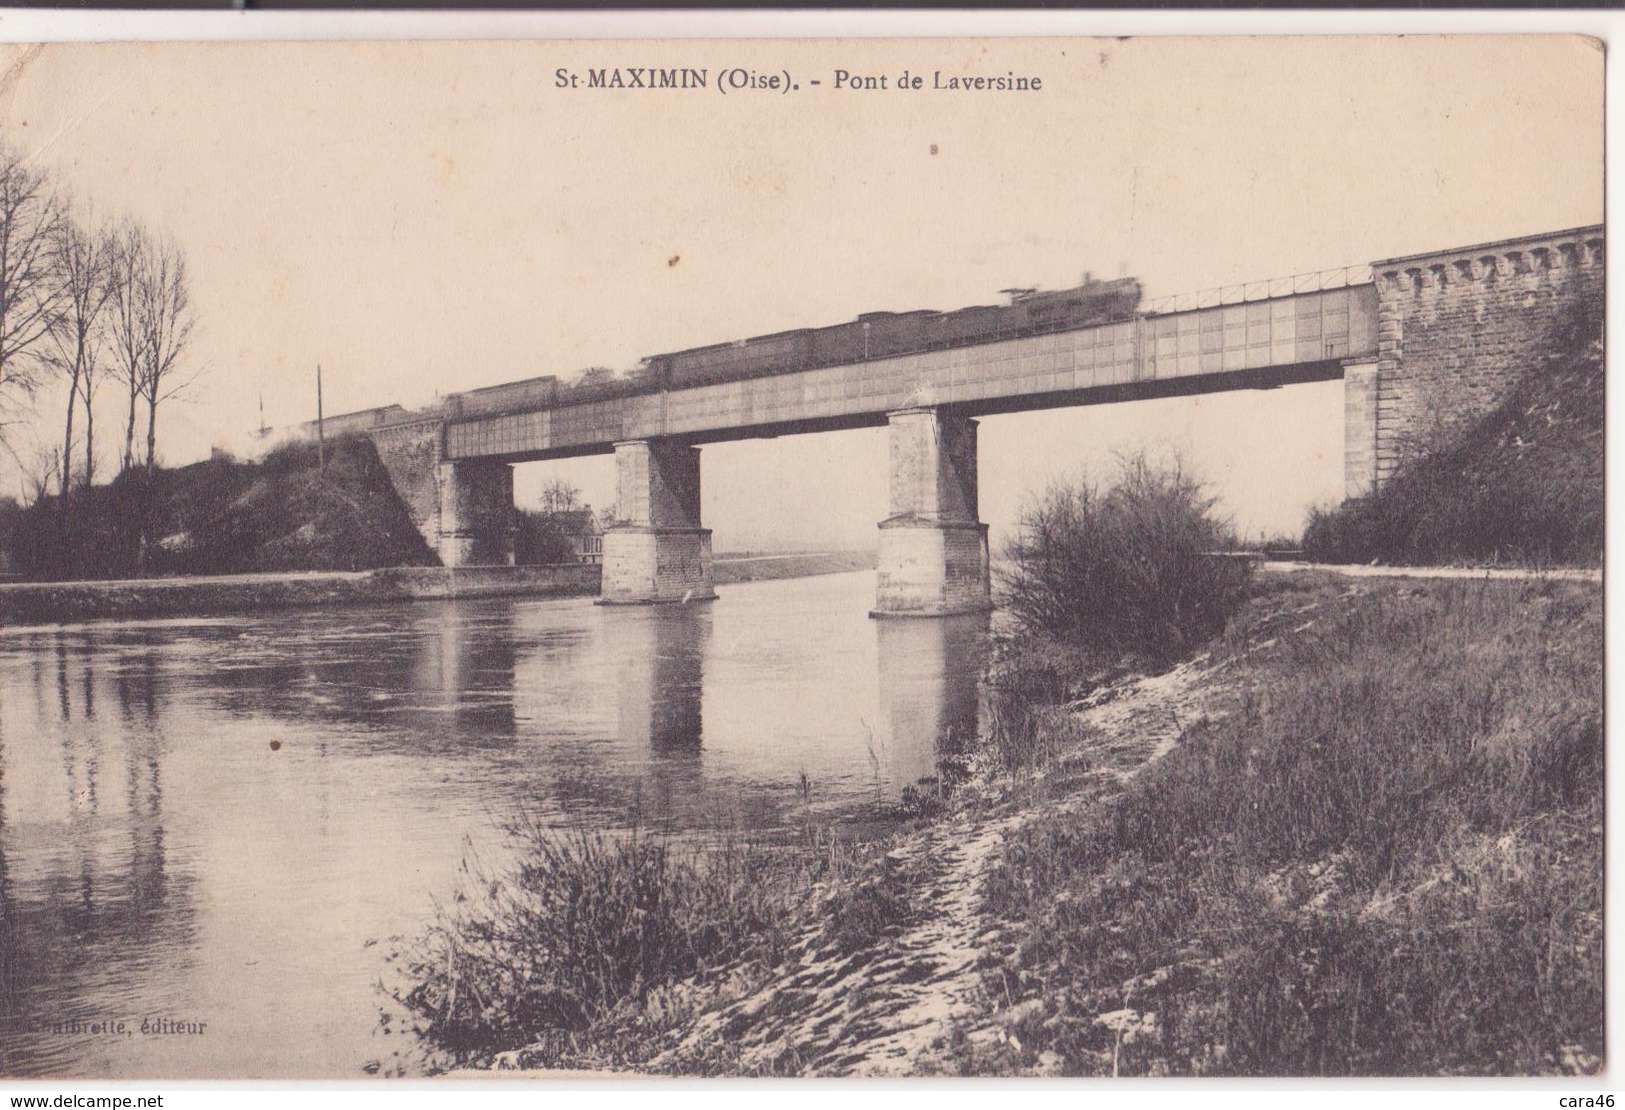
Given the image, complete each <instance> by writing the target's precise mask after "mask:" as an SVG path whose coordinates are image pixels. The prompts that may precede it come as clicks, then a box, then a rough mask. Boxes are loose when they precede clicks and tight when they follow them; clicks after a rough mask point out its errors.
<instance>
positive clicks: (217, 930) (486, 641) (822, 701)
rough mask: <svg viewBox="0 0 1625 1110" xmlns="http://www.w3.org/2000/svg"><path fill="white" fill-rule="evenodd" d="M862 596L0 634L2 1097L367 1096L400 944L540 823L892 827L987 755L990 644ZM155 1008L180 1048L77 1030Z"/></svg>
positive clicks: (362, 612) (572, 604)
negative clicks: (142, 1082)
mask: <svg viewBox="0 0 1625 1110" xmlns="http://www.w3.org/2000/svg"><path fill="white" fill-rule="evenodd" d="M872 595H873V578H872V575H868V574H859V575H840V576H830V577H828V578H820V579H807V580H800V581H787V582H764V583H752V584H749V585H740V586H735V587H731V588H730V589H728V590H727V591H726V593H725V596H724V597H723V599H722V600H721V601H719V602H718V603H716V604H714V605H704V606H689V607H683V606H674V607H658V608H641V607H640V608H604V607H598V606H594V605H592V604H591V603H590V602H589V601H588V600H586V599H579V600H565V601H560V600H494V601H487V602H456V603H443V604H440V603H437V604H424V605H419V606H402V607H393V608H379V609H345V610H332V611H326V612H323V611H308V612H303V613H286V614H274V615H266V616H262V617H253V618H233V619H231V620H213V621H208V620H205V621H185V622H154V623H145V624H124V625H116V624H108V625H98V626H83V627H78V628H66V629H57V630H43V631H13V632H10V633H0V1073H4V1074H13V1075H39V1074H71V1075H83V1076H119V1075H134V1074H154V1073H157V1074H171V1075H215V1076H239V1075H240V1076H255V1075H265V1076H271V1075H283V1076H288V1075H339V1076H348V1075H355V1074H359V1069H360V1068H361V1066H362V1065H363V1064H364V1063H366V1062H368V1061H369V1060H375V1059H378V1058H379V1057H380V1056H382V1055H387V1049H388V1047H389V1046H384V1047H383V1048H381V1047H380V1045H379V1044H378V1043H377V1041H378V1037H377V1036H376V1035H375V1034H374V1028H375V1026H376V1017H377V1011H376V995H375V984H376V982H377V980H378V978H379V976H380V974H382V973H383V972H384V968H383V966H382V963H381V952H382V951H383V949H384V947H385V946H382V945H370V944H369V942H374V941H377V940H378V939H380V938H383V937H387V936H389V935H391V934H403V933H410V932H415V931H416V930H417V929H418V928H419V927H420V926H421V924H422V923H423V921H424V920H426V918H427V916H428V914H429V913H430V911H431V906H432V902H433V899H434V898H437V897H445V896H446V895H447V894H448V893H449V892H450V891H452V890H453V889H455V887H456V885H457V881H458V876H459V872H460V868H461V866H462V864H463V861H464V858H465V856H466V855H467V854H468V853H470V852H473V853H474V854H476V855H479V856H481V858H483V859H485V860H486V861H487V862H488V863H497V862H499V861H500V857H501V853H502V852H503V851H504V846H503V841H502V837H501V834H500V828H499V827H500V825H501V824H502V823H503V822H504V821H505V820H506V819H507V818H508V817H510V816H512V815H514V814H515V813H516V812H518V811H520V810H525V811H529V812H531V813H533V814H537V815H539V816H541V817H542V818H543V819H545V820H548V821H550V822H556V823H559V824H574V825H585V826H587V827H619V826H622V825H624V824H625V823H627V822H629V821H630V820H632V819H634V816H635V817H636V819H638V820H643V821H652V822H658V823H660V824H663V825H667V826H669V827H672V828H673V829H675V830H676V831H677V832H678V833H679V834H681V833H682V832H684V831H685V830H696V829H703V828H706V827H707V826H709V825H710V824H711V823H712V822H713V821H715V820H716V819H717V818H718V817H719V816H722V817H725V818H726V819H728V820H730V821H733V822H736V823H738V824H741V825H743V826H745V827H748V828H772V827H775V826H777V825H779V824H781V823H783V822H784V821H786V820H787V819H789V818H790V816H791V815H795V816H796V819H797V820H799V819H800V816H801V815H802V814H803V813H804V812H805V810H804V807H803V795H802V793H801V786H802V784H803V783H804V782H805V783H808V784H810V789H811V791H812V796H813V798H814V803H815V808H818V809H820V811H821V815H822V816H824V817H826V818H827V819H830V820H844V819H847V818H849V817H850V818H857V819H864V820H867V819H870V818H871V817H872V816H873V815H875V814H876V813H882V812H889V811H891V810H892V809H893V808H894V807H895V806H896V804H897V802H898V801H899V799H900V798H901V797H902V795H903V792H904V790H905V788H907V787H909V786H910V785H912V784H917V783H918V782H919V781H920V780H925V781H927V782H932V781H938V780H941V779H944V778H951V777H952V776H953V774H954V773H955V769H956V767H957V766H958V760H959V757H960V756H961V755H962V754H963V750H964V746H965V745H966V744H967V743H968V741H969V738H971V737H972V736H973V735H974V733H975V730H976V728H977V706H978V699H977V677H978V675H979V673H980V670H981V666H982V653H983V652H984V650H985V633H986V623H985V620H983V619H981V618H975V617H971V618H955V619H952V620H922V621H871V620H869V619H868V618H867V616H866V611H867V608H868V605H869V603H870V601H872ZM154 1013H163V1014H166V1015H168V1016H171V1017H177V1016H178V1017H181V1018H185V1019H196V1020H204V1021H208V1022H209V1029H210V1033H209V1035H208V1036H207V1037H205V1038H201V1039H199V1040H195V1041H192V1042H188V1043H180V1042H163V1043H160V1042H156V1041H143V1040H141V1039H139V1038H135V1039H132V1040H124V1041H120V1040H106V1039H100V1040H98V1039H86V1038H83V1037H79V1038H75V1037H65V1036H61V1035H54V1034H51V1033H50V1032H49V1029H48V1026H49V1025H50V1024H51V1023H52V1022H54V1021H60V1020H64V1019H67V1018H71V1017H76V1016H77V1017H79V1018H81V1019H83V1018H85V1017H88V1016H92V1015H103V1016H107V1017H111V1018H115V1019H130V1018H133V1019H134V1020H135V1021H137V1022H139V1020H140V1019H141V1018H142V1017H143V1016H147V1015H150V1014H154Z"/></svg>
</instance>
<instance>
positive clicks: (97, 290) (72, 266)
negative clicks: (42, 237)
mask: <svg viewBox="0 0 1625 1110" xmlns="http://www.w3.org/2000/svg"><path fill="white" fill-rule="evenodd" d="M52 239H53V242H52V251H53V253H54V255H55V259H56V261H55V266H56V271H57V274H58V276H59V280H60V283H61V293H60V298H59V305H58V310H57V311H56V312H54V313H53V314H52V318H51V322H50V330H49V333H48V334H49V337H50V342H49V343H48V344H47V345H46V348H45V355H44V358H45V361H46V362H47V363H48V364H49V365H51V366H53V367H54V368H55V369H56V370H58V371H59V372H60V373H61V374H62V375H63V376H64V377H66V378H67V379H68V411H67V418H66V420H64V422H63V430H62V458H63V459H64V460H67V459H69V458H70V457H71V455H72V452H73V420H74V414H75V412H76V411H77V410H78V407H79V404H80V402H81V401H83V403H84V408H85V483H86V484H87V485H88V484H89V483H90V481H91V479H92V477H93V475H94V470H95V466H94V459H95V455H94V450H95V447H94V444H93V440H92V430H93V427H94V425H93V423H92V412H91V405H90V402H91V399H92V397H93V396H94V394H95V387H96V382H95V378H96V376H97V369H98V366H97V364H98V361H99V357H100V354H101V347H102V344H103V342H104V336H103V331H102V315H103V310H104V309H105V308H106V305H107V301H108V298H109V296H110V295H111V293H112V285H111V282H110V280H109V279H110V277H111V272H110V271H111V266H110V261H111V258H110V256H111V250H112V243H111V240H110V239H109V237H108V236H106V235H103V234H101V233H98V232H91V231H86V230H85V229H84V228H83V227H81V226H80V225H79V224H78V223H76V222H74V221H73V220H68V219H64V220H62V221H60V222H59V223H58V224H57V226H56V229H55V233H54V235H53V237H52ZM72 471H73V467H72V466H71V465H70V464H67V463H66V462H64V465H63V467H62V497H63V499H64V501H66V499H67V496H68V491H69V488H70V485H71V477H70V476H71V474H72Z"/></svg>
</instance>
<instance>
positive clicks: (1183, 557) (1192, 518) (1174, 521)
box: [1001, 456, 1251, 666]
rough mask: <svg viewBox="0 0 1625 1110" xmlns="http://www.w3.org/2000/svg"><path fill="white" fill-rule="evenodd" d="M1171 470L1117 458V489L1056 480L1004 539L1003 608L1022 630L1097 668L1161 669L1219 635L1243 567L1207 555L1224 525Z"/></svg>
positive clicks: (1223, 536)
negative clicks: (1081, 654)
mask: <svg viewBox="0 0 1625 1110" xmlns="http://www.w3.org/2000/svg"><path fill="white" fill-rule="evenodd" d="M1212 508H1213V501H1212V499H1210V498H1208V497H1205V496H1204V495H1203V491H1202V487H1201V485H1200V484H1199V483H1197V482H1196V481H1195V480H1193V479H1192V478H1190V477H1189V476H1188V475H1187V474H1185V473H1184V471H1183V470H1182V469H1180V467H1179V466H1177V465H1174V466H1168V467H1159V466H1156V465H1153V464H1152V463H1150V462H1148V461H1147V460H1146V459H1145V458H1144V457H1143V456H1140V457H1136V458H1132V459H1129V460H1127V461H1125V462H1124V463H1123V464H1122V468H1121V472H1120V474H1119V476H1118V479H1117V483H1116V485H1114V486H1112V487H1111V488H1110V489H1108V490H1105V491H1102V490H1101V489H1100V488H1098V487H1097V486H1095V485H1093V484H1091V483H1090V482H1087V481H1080V482H1078V483H1076V484H1072V485H1056V486H1052V487H1051V488H1050V490H1049V491H1048V492H1047V493H1046V494H1045V495H1044V496H1043V497H1042V498H1040V499H1039V500H1038V502H1037V503H1036V504H1034V505H1032V506H1030V507H1029V508H1028V509H1027V510H1026V511H1025V512H1024V513H1023V514H1022V519H1021V526H1020V533H1019V535H1018V537H1017V539H1016V540H1015V541H1014V542H1013V543H1012V544H1011V546H1010V549H1009V558H1010V562H1011V566H1010V569H1008V570H1007V571H1005V572H1004V574H1003V575H1002V576H1001V577H1002V579H1003V583H1002V585H1003V592H1004V598H1003V603H1004V605H1005V607H1006V608H1007V609H1008V610H1009V612H1010V613H1011V614H1012V615H1013V616H1014V617H1015V618H1016V620H1017V621H1018V622H1020V624H1021V625H1022V626H1023V628H1024V629H1025V630H1026V631H1027V632H1029V633H1033V634H1037V635H1039V636H1043V637H1048V638H1050V639H1054V640H1057V641H1060V642H1061V643H1063V644H1067V645H1071V646H1073V647H1076V648H1080V649H1083V650H1085V651H1086V652H1088V653H1090V654H1091V655H1093V656H1095V657H1096V658H1098V659H1100V660H1102V661H1106V662H1116V661H1118V660H1121V659H1124V658H1129V659H1133V660H1135V661H1137V662H1140V663H1144V664H1149V665H1151V666H1165V665H1167V664H1168V663H1170V662H1172V661H1173V660H1175V659H1178V658H1179V657H1180V656H1182V655H1185V654H1187V653H1188V652H1190V651H1191V650H1192V649H1193V648H1195V647H1196V645H1198V644H1200V643H1201V642H1203V641H1204V640H1206V639H1208V638H1209V637H1211V636H1213V635H1214V634H1216V633H1217V632H1219V631H1220V630H1221V629H1222V628H1223V627H1224V623H1225V621H1226V620H1227V619H1228V617H1229V616H1230V614H1231V613H1232V612H1233V611H1234V610H1235V607H1236V605H1237V604H1238V603H1239V602H1240V601H1241V599H1242V597H1243V596H1244V594H1245V590H1246V585H1247V580H1248V577H1249V574H1248V571H1249V567H1250V565H1251V564H1250V562H1249V561H1248V560H1247V559H1245V558H1239V557H1233V556H1232V557H1225V556H1221V555H1217V554H1216V552H1218V551H1220V550H1222V549H1224V548H1225V547H1226V546H1228V545H1229V543H1230V536H1229V529H1228V527H1227V526H1226V525H1225V524H1223V523H1222V522H1220V521H1218V520H1217V519H1215V518H1214V517H1213V516H1212V515H1211V512H1212Z"/></svg>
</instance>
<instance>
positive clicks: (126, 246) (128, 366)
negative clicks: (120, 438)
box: [107, 220, 152, 472]
mask: <svg viewBox="0 0 1625 1110" xmlns="http://www.w3.org/2000/svg"><path fill="white" fill-rule="evenodd" d="M111 234H112V243H113V246H112V255H111V257H110V259H109V261H110V264H111V268H112V269H111V275H110V280H109V282H108V284H109V286H110V290H111V295H110V296H109V298H108V303H107V324H108V327H107V331H108V339H109V345H110V347H111V361H112V365H111V367H110V369H109V371H108V372H109V374H111V375H112V376H114V377H116V378H117V379H118V380H119V382H120V383H121V384H122V385H123V386H124V390H125V395H126V400H127V401H128V402H129V410H128V413H129V415H128V419H127V421H126V422H125V425H124V454H123V455H122V457H121V459H120V463H119V469H120V471H121V472H122V471H125V470H129V469H130V468H131V467H132V466H134V465H135V425H136V415H137V403H138V402H139V401H140V400H141V385H142V379H143V376H144V375H145V372H146V365H147V329H146V327H145V326H144V321H145V319H146V310H145V307H144V301H143V297H144V295H145V292H146V288H147V282H146V273H147V270H148V258H149V256H150V255H151V254H152V246H151V242H150V240H149V239H148V237H147V233H146V230H145V229H143V228H142V227H141V225H139V224H137V223H134V222H132V221H129V220H126V221H125V222H124V223H123V224H121V225H119V227H118V228H116V229H115V230H114V231H113V232H112V233H111Z"/></svg>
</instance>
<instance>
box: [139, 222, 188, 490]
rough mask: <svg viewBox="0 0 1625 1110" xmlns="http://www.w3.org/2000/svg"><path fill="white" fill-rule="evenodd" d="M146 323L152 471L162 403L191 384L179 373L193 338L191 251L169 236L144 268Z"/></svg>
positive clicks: (145, 389) (144, 378)
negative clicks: (183, 249)
mask: <svg viewBox="0 0 1625 1110" xmlns="http://www.w3.org/2000/svg"><path fill="white" fill-rule="evenodd" d="M142 273H143V275H144V276H143V279H142V285H143V286H144V288H143V291H142V294H141V298H140V299H141V327H142V331H143V333H144V335H145V340H144V343H143V350H144V354H145V365H144V366H143V369H142V373H141V396H142V398H143V399H144V400H145V401H146V407H147V462H146V467H147V475H148V476H149V477H150V476H151V475H152V468H153V465H154V463H155V462H156V459H157V443H158V406H159V405H160V404H162V403H163V402H164V401H167V400H168V399H170V398H171V397H174V396H175V395H176V394H177V393H179V392H181V391H182V390H183V389H185V388H186V387H187V386H188V385H190V384H191V383H192V379H191V378H184V379H183V378H180V377H179V376H178V370H179V368H180V363H181V357H182V356H183V355H184V354H185V353H186V347H187V344H188V343H190V342H191V339H192V325H193V323H194V321H195V318H194V316H193V314H192V303H191V291H190V289H189V288H188V285H187V279H186V256H185V255H184V254H182V253H181V250H180V248H179V247H178V246H176V245H175V244H174V243H172V242H168V241H165V242H163V243H160V244H158V245H157V246H156V247H154V248H153V249H152V250H150V251H148V252H147V264H146V266H145V267H144V268H143V270H142Z"/></svg>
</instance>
